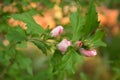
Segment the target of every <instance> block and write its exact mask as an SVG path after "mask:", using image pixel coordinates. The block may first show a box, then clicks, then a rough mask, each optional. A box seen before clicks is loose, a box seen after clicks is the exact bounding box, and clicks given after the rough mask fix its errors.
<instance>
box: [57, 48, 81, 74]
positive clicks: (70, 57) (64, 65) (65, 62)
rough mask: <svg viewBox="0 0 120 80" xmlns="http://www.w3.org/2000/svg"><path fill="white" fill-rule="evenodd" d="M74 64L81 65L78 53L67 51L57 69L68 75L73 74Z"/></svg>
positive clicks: (71, 50)
mask: <svg viewBox="0 0 120 80" xmlns="http://www.w3.org/2000/svg"><path fill="white" fill-rule="evenodd" d="M76 63H80V64H81V63H82V58H81V56H80V55H78V53H77V52H76V51H75V50H73V49H69V51H68V52H67V53H66V54H65V55H64V56H63V58H62V61H61V65H60V66H59V69H60V70H61V71H64V70H65V71H68V72H69V73H74V72H75V64H76Z"/></svg>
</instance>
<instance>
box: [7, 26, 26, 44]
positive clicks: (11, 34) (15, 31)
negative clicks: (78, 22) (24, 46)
mask: <svg viewBox="0 0 120 80" xmlns="http://www.w3.org/2000/svg"><path fill="white" fill-rule="evenodd" d="M6 38H7V39H8V40H10V41H14V42H16V41H18V42H19V41H23V40H26V39H27V36H26V34H25V32H24V31H23V30H22V29H21V28H20V27H16V28H10V30H9V31H8V33H7V35H6Z"/></svg>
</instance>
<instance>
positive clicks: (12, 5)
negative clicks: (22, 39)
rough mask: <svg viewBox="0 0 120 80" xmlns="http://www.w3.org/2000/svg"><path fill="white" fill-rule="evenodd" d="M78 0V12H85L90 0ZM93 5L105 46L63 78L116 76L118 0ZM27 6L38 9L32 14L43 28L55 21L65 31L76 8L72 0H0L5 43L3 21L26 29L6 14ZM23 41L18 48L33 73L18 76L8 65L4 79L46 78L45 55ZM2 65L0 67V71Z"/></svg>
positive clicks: (119, 74)
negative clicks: (28, 61)
mask: <svg viewBox="0 0 120 80" xmlns="http://www.w3.org/2000/svg"><path fill="white" fill-rule="evenodd" d="M79 1H80V9H81V12H82V14H83V15H85V13H86V11H87V8H88V5H89V3H90V0H79ZM95 5H96V11H97V13H98V21H99V22H100V26H99V27H100V28H101V29H102V30H104V31H105V34H106V35H105V37H104V39H103V40H104V41H105V42H106V43H107V47H100V48H99V49H98V55H97V56H95V57H91V58H89V57H84V60H83V63H82V65H78V66H77V67H76V70H77V71H76V73H75V74H74V75H73V76H72V77H74V79H72V78H70V77H68V79H67V80H120V13H119V12H120V0H95ZM29 10H36V11H37V12H38V14H36V15H34V16H33V18H34V20H35V21H36V23H38V24H39V25H41V26H42V27H43V28H44V29H46V28H47V27H48V25H49V26H50V28H51V29H53V28H54V27H56V26H57V25H63V26H64V28H65V29H66V31H67V32H69V30H68V29H67V28H70V27H71V26H70V21H69V15H70V12H75V11H76V10H77V5H76V3H75V0H0V39H1V41H2V43H3V44H4V45H7V44H8V41H7V40H6V39H4V34H5V33H6V32H5V31H4V27H3V25H5V24H8V25H9V26H10V27H15V26H17V25H19V26H20V27H21V28H22V29H26V26H25V25H24V23H22V22H20V21H17V20H14V19H13V18H8V17H6V16H10V15H12V14H16V13H23V12H26V11H29ZM93 17H94V16H93ZM67 32H66V33H67ZM68 36H69V34H68ZM27 45H28V46H27V48H26V47H25V48H22V49H21V51H23V52H25V53H26V54H25V55H26V56H27V57H29V58H31V59H32V65H31V66H32V69H33V73H34V75H35V76H34V77H33V76H32V77H29V76H28V75H22V76H19V75H20V72H19V71H18V73H16V72H15V71H14V70H12V69H10V70H9V71H8V74H11V75H6V76H5V77H6V79H5V80H24V79H28V80H31V79H33V80H49V77H50V74H49V73H47V71H48V67H49V65H48V64H47V63H49V60H48V57H46V56H45V55H44V54H42V53H41V51H40V50H39V49H38V48H37V47H36V46H35V45H33V44H32V43H27ZM31 49H32V50H31ZM1 66H2V65H1V64H0V67H1ZM2 69H3V68H2V67H1V69H0V71H2ZM23 72H24V70H23ZM0 73H1V72H0ZM7 77H8V78H7ZM22 77H25V78H24V79H23V78H22ZM28 77H29V78H28Z"/></svg>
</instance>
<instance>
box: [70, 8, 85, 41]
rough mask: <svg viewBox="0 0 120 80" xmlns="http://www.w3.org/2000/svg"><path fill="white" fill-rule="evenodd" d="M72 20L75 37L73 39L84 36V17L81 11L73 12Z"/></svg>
mask: <svg viewBox="0 0 120 80" xmlns="http://www.w3.org/2000/svg"><path fill="white" fill-rule="evenodd" d="M70 22H71V25H72V28H73V38H72V40H73V41H75V40H79V39H80V38H81V37H82V31H81V30H82V29H83V25H84V18H83V17H82V15H81V13H80V11H79V10H78V11H77V12H75V13H71V15H70Z"/></svg>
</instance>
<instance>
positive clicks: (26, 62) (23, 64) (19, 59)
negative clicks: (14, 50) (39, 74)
mask: <svg viewBox="0 0 120 80" xmlns="http://www.w3.org/2000/svg"><path fill="white" fill-rule="evenodd" d="M16 63H17V64H18V66H19V68H20V69H21V70H24V69H25V70H26V71H27V72H28V73H29V74H30V75H33V73H32V67H31V63H32V62H31V59H30V58H27V57H24V56H22V55H16Z"/></svg>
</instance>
